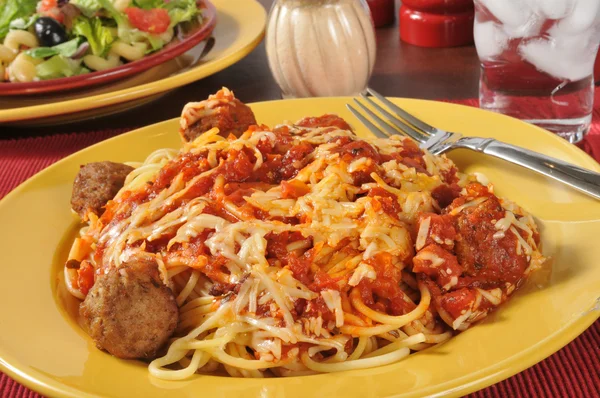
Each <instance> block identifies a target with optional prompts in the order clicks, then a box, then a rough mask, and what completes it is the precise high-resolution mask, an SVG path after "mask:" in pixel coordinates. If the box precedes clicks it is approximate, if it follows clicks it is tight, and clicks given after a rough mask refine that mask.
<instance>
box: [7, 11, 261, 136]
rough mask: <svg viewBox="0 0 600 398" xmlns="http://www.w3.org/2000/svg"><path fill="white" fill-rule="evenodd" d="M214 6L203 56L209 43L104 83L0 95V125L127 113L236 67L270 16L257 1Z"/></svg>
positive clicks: (259, 38)
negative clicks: (234, 65) (214, 15)
mask: <svg viewBox="0 0 600 398" xmlns="http://www.w3.org/2000/svg"><path fill="white" fill-rule="evenodd" d="M211 3H212V4H213V5H214V6H215V9H216V20H217V24H216V26H215V29H214V30H213V32H212V34H211V36H210V38H212V39H214V46H213V47H212V49H211V50H210V51H209V52H208V53H206V54H205V55H204V54H203V53H204V52H205V49H206V40H205V41H202V42H201V43H199V44H197V45H196V46H194V47H192V48H191V49H190V50H188V51H186V52H185V53H183V54H181V55H179V56H178V57H175V58H172V59H171V60H168V61H166V62H163V63H161V64H159V65H157V66H154V67H152V68H150V69H147V70H145V71H142V72H141V73H135V74H133V75H131V76H128V77H125V78H123V79H119V80H115V81H112V82H108V83H105V84H101V85H96V86H93V87H82V88H79V89H75V90H70V91H60V92H58V93H41V94H37V95H34V96H27V95H25V96H24V95H10V96H9V95H4V96H1V95H0V125H12V126H19V127H25V126H40V125H53V124H62V123H68V122H74V121H79V120H86V119H90V118H95V117H99V116H104V115H108V114H113V113H117V112H123V111H125V110H128V109H131V108H133V107H136V106H139V105H141V104H145V103H148V102H150V101H152V100H154V99H156V98H158V97H160V96H161V95H162V94H165V93H166V92H168V91H171V90H173V89H175V88H177V87H180V86H183V85H185V84H188V83H191V82H194V81H196V80H200V79H202V78H205V77H207V76H210V75H212V74H214V73H217V72H219V71H221V70H223V69H225V68H227V67H229V66H231V65H233V64H234V63H236V62H238V61H239V60H241V59H242V58H244V57H245V56H246V55H248V54H249V53H250V52H251V51H252V50H253V49H254V48H255V47H256V46H257V45H258V44H259V43H260V42H261V40H262V38H263V36H264V30H265V25H266V20H267V13H266V11H265V9H264V8H263V7H262V6H261V5H260V3H258V2H257V1H256V0H244V1H239V2H238V1H228V0H211Z"/></svg>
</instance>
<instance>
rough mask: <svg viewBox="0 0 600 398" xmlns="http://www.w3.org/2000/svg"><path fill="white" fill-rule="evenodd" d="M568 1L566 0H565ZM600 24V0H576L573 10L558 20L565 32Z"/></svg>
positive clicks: (580, 30) (581, 29)
mask: <svg viewBox="0 0 600 398" xmlns="http://www.w3.org/2000/svg"><path fill="white" fill-rule="evenodd" d="M565 1H566V0H565ZM599 24H600V0H575V2H574V7H573V8H572V12H570V13H569V14H568V15H567V16H566V17H564V18H563V19H561V20H560V21H558V23H557V26H558V28H559V29H560V30H561V31H562V32H564V33H579V32H583V31H585V30H587V29H589V28H592V27H595V28H596V29H597V28H598V25H599Z"/></svg>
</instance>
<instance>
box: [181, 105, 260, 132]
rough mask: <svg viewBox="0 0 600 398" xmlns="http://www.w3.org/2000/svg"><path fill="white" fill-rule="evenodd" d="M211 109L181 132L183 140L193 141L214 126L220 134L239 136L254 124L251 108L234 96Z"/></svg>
mask: <svg viewBox="0 0 600 398" xmlns="http://www.w3.org/2000/svg"><path fill="white" fill-rule="evenodd" d="M212 111H213V113H212V114H211V115H208V116H204V117H202V118H200V120H198V121H197V122H196V123H194V124H192V125H190V126H189V127H188V128H187V129H185V130H184V131H183V132H182V133H181V134H182V136H183V139H184V140H185V141H188V142H189V141H193V140H194V139H195V138H196V137H198V136H199V135H201V134H203V133H205V132H207V131H208V130H210V129H212V128H214V127H217V128H218V129H219V132H220V134H221V135H222V136H225V137H227V136H228V135H229V134H233V135H235V136H236V137H239V136H240V135H241V134H242V133H243V132H244V131H246V130H247V129H248V127H250V126H252V125H254V124H256V119H255V118H254V113H252V110H251V109H250V108H249V107H248V106H247V105H245V104H244V103H242V102H241V101H240V100H238V99H236V98H234V99H232V100H231V101H229V102H228V103H225V104H219V105H217V106H216V107H214V108H212Z"/></svg>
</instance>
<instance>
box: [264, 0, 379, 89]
mask: <svg viewBox="0 0 600 398" xmlns="http://www.w3.org/2000/svg"><path fill="white" fill-rule="evenodd" d="M266 48H267V57H268V59H269V67H270V68H271V72H272V73H273V76H274V77H275V80H276V81H277V84H278V85H279V87H280V88H281V91H282V96H283V97H284V98H290V97H327V96H342V95H357V94H359V93H360V92H362V91H363V90H364V89H365V88H366V87H367V83H368V81H369V78H370V76H371V73H372V72H373V64H374V63H375V53H376V44H375V29H374V27H373V23H372V20H371V15H370V12H369V7H368V5H367V3H366V2H365V1H364V0H276V1H275V2H274V3H273V7H272V8H271V12H270V15H269V23H268V26H267V34H266Z"/></svg>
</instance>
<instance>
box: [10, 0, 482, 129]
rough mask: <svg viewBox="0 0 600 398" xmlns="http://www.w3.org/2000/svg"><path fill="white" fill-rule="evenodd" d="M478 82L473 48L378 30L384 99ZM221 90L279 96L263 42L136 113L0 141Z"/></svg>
mask: <svg viewBox="0 0 600 398" xmlns="http://www.w3.org/2000/svg"><path fill="white" fill-rule="evenodd" d="M232 1H233V0H232ZM235 1H245V0H235ZM258 1H259V2H260V3H261V4H262V5H263V6H264V7H265V8H266V9H267V10H268V9H269V8H270V6H271V4H272V3H273V0H258ZM478 79H479V63H478V61H477V54H476V53H475V47H473V46H467V47H457V48H443V49H432V48H421V47H415V46H412V45H409V44H406V43H403V42H402V41H400V37H399V31H398V26H397V25H394V26H389V27H384V28H380V29H378V30H377V62H376V63H375V70H374V72H373V76H372V77H371V81H370V83H369V84H370V86H371V87H373V88H374V89H375V90H378V91H379V92H381V93H382V94H384V95H388V96H396V97H410V98H423V99H462V98H474V97H476V96H477V85H478ZM222 86H227V87H228V88H230V89H232V90H234V92H235V94H236V96H237V97H238V98H240V99H241V100H242V101H244V102H255V101H266V100H274V99H279V98H281V96H280V91H279V87H278V86H277V84H276V83H275V80H274V79H273V77H272V75H271V72H270V70H269V66H268V63H267V57H266V53H265V46H264V44H261V45H259V46H258V47H257V48H256V49H255V50H254V51H252V53H250V54H249V55H248V56H247V57H246V58H244V59H243V60H241V61H240V62H238V63H237V64H235V65H233V66H231V67H229V68H227V69H225V70H223V71H221V72H219V73H216V74H214V75H212V76H210V77H207V78H205V79H202V80H200V81H197V82H195V83H192V84H189V85H187V86H184V87H180V88H179V89H176V90H174V91H172V92H170V93H168V94H167V95H165V96H163V97H161V98H160V99H159V100H157V101H154V102H152V103H150V104H147V105H145V106H142V107H139V108H137V109H133V110H131V111H127V112H123V113H121V114H118V115H114V116H109V117H103V118H98V119H95V120H88V121H85V122H81V123H76V124H72V125H60V126H53V127H40V128H27V129H23V128H14V127H10V128H7V127H2V133H3V134H2V137H1V138H5V137H6V136H13V137H16V136H24V135H44V134H52V133H62V132H80V131H90V130H99V129H107V128H128V127H141V126H146V125H149V124H152V123H156V122H159V121H162V120H165V119H170V118H174V117H178V116H179V115H180V113H181V109H182V108H183V106H184V105H185V104H186V103H187V102H189V101H199V100H202V99H204V98H206V97H207V96H208V95H209V94H211V93H214V92H215V91H217V90H218V89H219V88H221V87H222Z"/></svg>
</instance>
